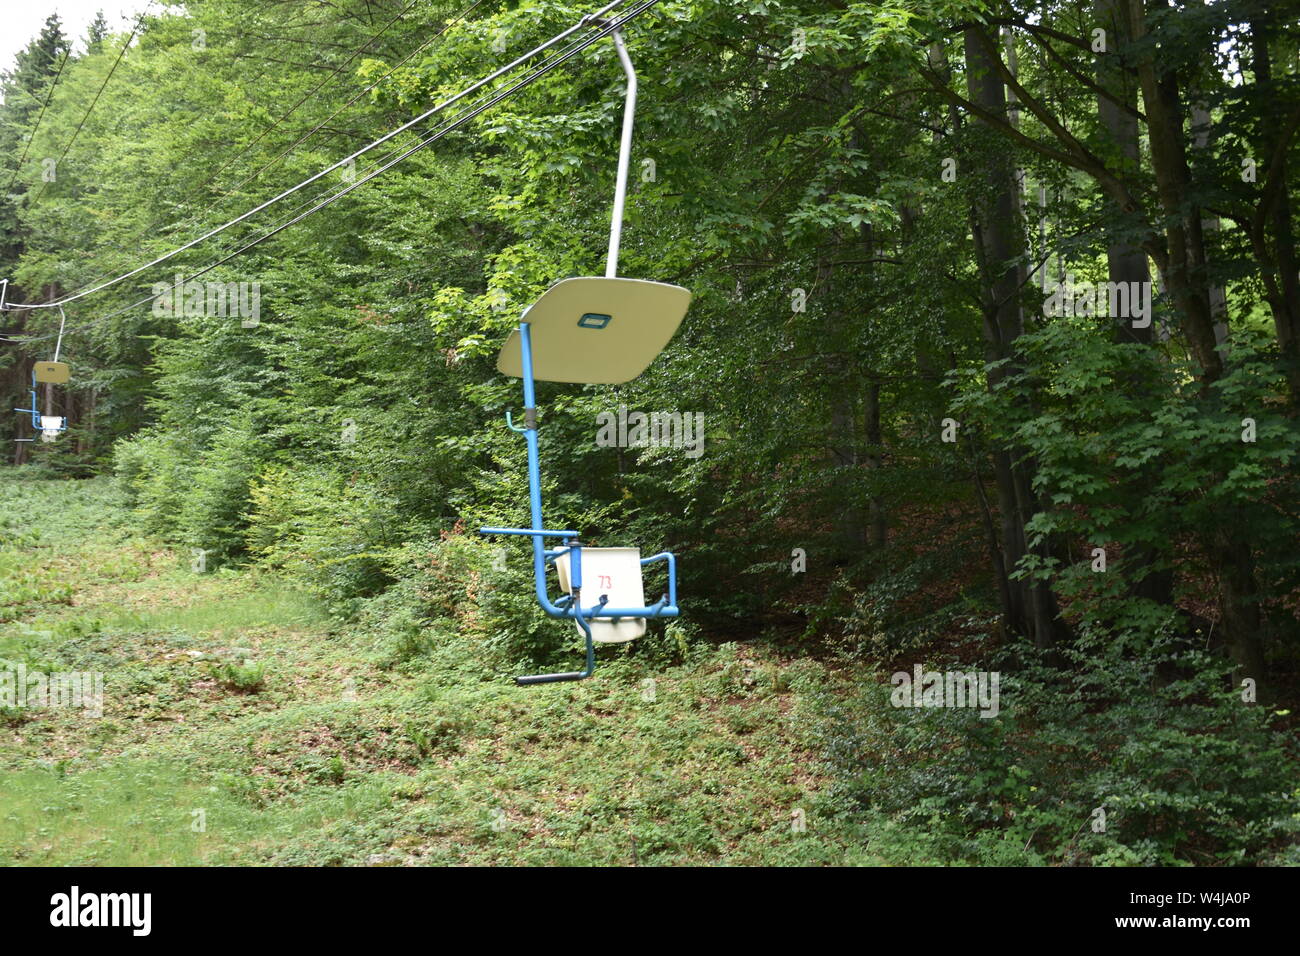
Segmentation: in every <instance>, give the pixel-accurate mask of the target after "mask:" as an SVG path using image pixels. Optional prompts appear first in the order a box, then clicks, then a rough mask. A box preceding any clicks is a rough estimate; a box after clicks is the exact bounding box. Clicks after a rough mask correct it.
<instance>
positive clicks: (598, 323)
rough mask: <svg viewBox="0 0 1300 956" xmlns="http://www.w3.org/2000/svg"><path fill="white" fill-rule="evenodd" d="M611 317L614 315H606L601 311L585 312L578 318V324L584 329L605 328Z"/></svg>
mask: <svg viewBox="0 0 1300 956" xmlns="http://www.w3.org/2000/svg"><path fill="white" fill-rule="evenodd" d="M611 318H613V316H609V315H604V314H603V313H600V312H584V313H583V314H582V318H580V319H579V320H578V324H579V325H580V326H582V327H583V328H584V329H603V328H604V327H605V326H607V325H609V320H610V319H611Z"/></svg>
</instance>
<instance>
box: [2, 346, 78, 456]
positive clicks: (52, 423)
mask: <svg viewBox="0 0 1300 956" xmlns="http://www.w3.org/2000/svg"><path fill="white" fill-rule="evenodd" d="M71 374H72V373H71V371H70V369H69V368H68V366H67V363H65V362H37V363H35V364H34V365H33V366H32V388H31V408H16V409H14V411H16V412H27V413H28V414H30V415H31V416H32V428H33V429H34V430H35V431H38V432H40V433H41V441H43V442H52V441H54V440H55V439H56V438H58V437H59V434H60V433H61V432H64V431H67V428H68V420H67V419H66V418H64V417H63V416H62V415H42V414H41V411H40V409H39V408H37V407H36V406H37V404H38V403H37V401H36V386H37V385H38V384H43V383H49V384H51V385H66V384H67V383H68V380H69V379H70V378H71ZM18 441H32V439H30V438H20V439H18Z"/></svg>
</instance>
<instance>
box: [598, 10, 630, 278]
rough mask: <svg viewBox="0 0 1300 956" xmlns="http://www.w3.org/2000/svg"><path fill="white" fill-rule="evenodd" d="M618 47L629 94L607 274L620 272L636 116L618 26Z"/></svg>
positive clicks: (611, 275)
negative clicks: (624, 206) (633, 128)
mask: <svg viewBox="0 0 1300 956" xmlns="http://www.w3.org/2000/svg"><path fill="white" fill-rule="evenodd" d="M610 36H611V37H613V38H614V46H615V47H616V48H617V49H618V58H619V60H620V61H621V62H622V64H623V72H624V73H626V74H627V94H626V96H625V97H624V100H623V138H622V140H621V141H620V143H619V146H618V178H617V180H616V182H615V185H614V214H613V216H612V217H611V221H610V224H609V258H608V259H606V260H605V278H607V279H613V278H616V277H617V276H618V246H619V241H620V240H621V239H622V234H623V205H624V202H625V200H626V199H627V167H628V162H629V161H630V159H631V156H632V125H633V123H634V121H635V118H636V70H634V69H632V59H631V57H629V56H628V55H627V45H626V44H624V43H623V34H622V32H621V31H619V30H615V31H614V32H613V33H611V34H610Z"/></svg>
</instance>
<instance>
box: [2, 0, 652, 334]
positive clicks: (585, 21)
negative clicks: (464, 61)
mask: <svg viewBox="0 0 1300 956" xmlns="http://www.w3.org/2000/svg"><path fill="white" fill-rule="evenodd" d="M627 2H628V0H613V2H611V3H608V4H606V5H605V6H604V7H602V8H601V9H600V10H598V11H596V12H595V13H593V14H589V15H588V16H585V17H583V18H582V19H581V20H580V21H578V23H577V24H575V25H574V26H571V27H569V28H568V29H566V30H564V31H562V32H560V33H558V34H556V35H555V36H554V37H552V38H551V39H550V40H547V41H546V42H545V43H543V44H541V45H540V46H537V47H534V48H533V49H532V50H530V51H529V52H527V53H525V54H523V55H522V56H519V57H517V58H516V59H515V60H513V61H512V62H510V63H508V64H507V65H506V66H503V67H501V68H500V69H498V70H496V71H495V72H493V73H491V74H489V75H488V76H486V77H484V78H483V79H481V80H479V81H477V82H476V83H474V84H472V85H471V86H468V87H466V88H465V89H463V90H461V91H460V92H459V93H457V94H456V95H455V96H452V97H450V98H449V99H446V100H443V101H442V102H441V103H439V104H438V105H436V106H434V107H433V108H432V109H429V110H427V111H425V112H424V113H421V114H420V115H419V116H417V117H415V118H414V119H412V120H409V121H408V122H406V123H404V124H402V125H401V126H399V127H397V128H396V129H394V130H391V131H390V132H388V133H386V134H384V135H383V136H381V137H380V138H379V139H377V140H375V141H373V142H372V143H370V144H368V145H366V146H363V147H362V148H361V149H359V150H357V151H356V152H354V153H352V154H351V155H349V156H345V157H344V158H343V159H341V160H339V161H338V162H336V163H334V164H333V165H331V166H328V167H326V168H325V169H323V170H321V171H320V172H318V173H316V174H314V175H312V176H310V177H308V178H307V179H305V180H303V181H302V182H300V183H298V184H297V185H296V186H292V187H290V188H289V189H286V190H284V191H283V192H281V193H280V194H278V195H277V196H274V197H273V198H271V199H268V200H267V201H266V202H264V203H262V204H261V205H259V206H256V207H254V208H253V209H250V210H249V211H248V212H245V213H243V214H242V215H240V216H238V217H236V218H235V219H232V220H230V221H229V222H227V223H225V224H223V225H221V226H218V227H217V228H215V229H212V230H209V231H208V232H206V233H204V234H203V235H201V236H199V237H197V238H195V239H192V240H190V241H189V242H187V243H185V244H183V245H181V246H178V247H176V248H175V249H173V250H172V251H170V252H168V253H165V254H163V255H161V256H159V257H157V258H155V259H153V260H151V261H149V262H146V263H145V264H144V265H141V266H137V267H136V268H135V269H132V270H131V271H129V272H126V273H123V274H122V275H120V276H117V277H116V278H114V279H111V280H109V281H107V282H102V283H100V284H99V285H97V286H94V287H93V288H89V289H84V290H82V291H80V292H77V293H75V294H73V295H69V296H65V297H64V298H62V299H58V300H56V301H53V302H24V303H15V302H10V303H7V304H6V305H5V309H6V310H9V311H12V310H15V309H49V308H55V307H57V306H60V305H66V304H67V303H69V302H74V301H76V300H78V299H82V298H85V297H86V296H88V295H93V294H94V293H96V292H101V291H103V290H104V289H108V288H111V287H113V286H115V285H117V284H119V283H121V282H124V281H125V280H127V279H130V278H133V277H134V276H137V275H139V274H140V273H142V272H144V271H145V270H147V269H151V268H153V267H154V266H157V265H161V264H162V263H164V262H167V261H168V260H170V259H173V258H175V257H176V256H177V255H179V254H180V253H182V252H185V251H186V250H188V249H192V248H193V247H195V246H197V245H199V244H200V243H202V242H205V241H206V240H208V239H211V238H213V237H214V236H217V235H220V234H221V233H223V232H225V231H226V230H227V229H229V228H231V227H232V226H236V225H238V224H239V223H241V222H244V221H245V220H248V219H250V218H252V217H253V216H255V215H256V214H257V213H259V212H262V211H263V210H265V209H268V208H270V207H271V206H273V205H275V204H276V203H278V202H280V201H281V200H283V199H285V198H287V197H289V196H291V195H293V194H294V193H296V192H298V191H299V190H301V189H304V188H306V187H307V186H309V185H311V184H312V183H314V182H317V181H318V180H320V179H321V178H323V177H324V176H327V175H329V174H330V173H332V172H334V171H335V170H337V169H340V168H341V167H343V166H345V165H347V164H348V163H350V162H352V161H354V160H355V159H357V158H358V157H360V156H363V155H365V154H366V153H368V152H369V151H370V150H372V149H374V148H376V147H377V146H381V145H383V144H384V143H386V142H388V141H389V140H391V139H393V138H394V137H396V136H398V135H399V134H401V133H403V132H405V131H407V130H409V129H411V128H412V127H414V126H416V125H417V124H418V123H421V122H423V121H424V120H426V119H428V118H429V117H431V116H434V115H436V114H437V113H440V112H442V111H443V110H445V109H447V108H448V107H449V106H452V105H454V104H456V103H458V102H460V101H461V100H463V99H464V98H465V97H467V96H469V95H470V94H472V93H475V92H477V91H478V90H480V89H482V88H483V87H484V86H486V85H487V84H488V83H491V82H492V81H494V80H496V79H498V78H500V77H501V76H503V75H504V74H506V73H508V72H511V71H513V70H514V69H515V68H517V67H518V66H520V65H522V64H523V63H525V62H527V61H528V60H530V59H532V58H533V57H534V56H536V55H537V54H538V53H541V52H543V51H545V50H548V49H550V48H551V47H552V46H554V45H555V44H557V43H559V42H560V41H561V40H564V39H567V38H568V37H569V36H571V35H572V34H574V33H576V32H577V31H578V30H580V29H582V28H583V27H584V26H587V25H589V24H591V23H592V22H594V21H596V20H597V19H598V18H600V17H602V16H603V15H604V14H605V13H607V12H609V11H610V10H612V9H614V8H615V7H619V6H622V5H624V4H625V3H627ZM658 2H659V0H643V2H642V3H641V4H640V5H639V6H637V7H635V8H634V9H633V10H632V12H631V13H628V14H624V15H622V16H621V17H620V18H619V19H618V20H617V21H611V23H610V24H609V25H607V26H605V27H604V28H602V29H601V31H600V32H598V33H597V34H596V35H595V36H593V37H591V38H589V39H588V40H587V41H585V42H583V43H581V45H579V46H578V47H577V49H576V50H573V51H571V52H569V53H566V54H565V55H564V56H563V57H561V58H558V59H557V60H556V61H555V62H554V63H553V64H552V65H551V66H549V67H547V68H546V72H549V71H550V69H553V68H554V67H555V66H558V65H559V64H560V63H561V62H564V61H565V60H568V59H569V58H570V57H571V56H573V55H575V54H576V53H578V52H581V51H582V50H584V49H586V48H587V47H588V46H590V45H591V44H592V43H594V42H596V41H597V40H599V39H601V38H603V37H605V36H608V35H609V34H610V33H612V32H613V31H614V30H616V29H618V27H619V26H621V25H622V24H623V23H626V22H628V21H629V20H631V19H633V18H634V17H636V16H639V15H640V14H641V13H643V12H644V11H645V10H647V9H649V8H650V7H651V6H654V5H655V4H656V3H658ZM540 75H544V74H538V75H535V76H533V77H531V78H528V79H527V81H526V82H525V83H523V84H521V85H516V86H515V87H512V88H511V92H513V91H515V90H517V89H520V88H522V85H528V84H530V83H531V82H533V81H535V80H536V79H537V78H538V77H539V76H540ZM501 98H503V97H497V98H496V99H494V100H492V101H490V102H489V103H488V106H490V105H493V104H495V103H496V102H498V101H499V99H501ZM486 108H487V107H486V106H485V107H483V109H486ZM478 112H482V110H479V111H478ZM478 112H475V113H473V114H472V115H470V116H467V117H466V118H465V120H463V121H461V122H464V121H468V119H472V118H473V116H476V115H478ZM459 125H460V122H458V123H457V126H459ZM449 131H450V130H449ZM417 148H421V147H417ZM407 155H409V152H408V153H406V154H403V156H402V157H401V158H403V159H404V158H405V157H406V156H407ZM399 161H400V159H399ZM391 165H392V164H390V165H389V166H385V167H384V169H388V168H390V167H391ZM369 178H371V177H367V179H364V180H360V181H358V182H357V183H355V184H353V187H351V188H355V186H358V185H361V183H362V182H367V181H368V180H369ZM351 188H349V189H347V190H345V191H344V192H342V193H340V194H339V195H340V196H341V195H346V193H347V192H351ZM335 198H337V197H335ZM330 201H332V200H330ZM324 205H328V201H327V202H326V203H325V204H324ZM316 208H323V206H318V207H316ZM314 211H315V209H313V210H312V212H314ZM309 214H310V213H309ZM294 221H297V220H294ZM276 231H277V232H278V231H279V230H278V229H277V230H276ZM223 261H224V260H223ZM205 271H206V270H205Z"/></svg>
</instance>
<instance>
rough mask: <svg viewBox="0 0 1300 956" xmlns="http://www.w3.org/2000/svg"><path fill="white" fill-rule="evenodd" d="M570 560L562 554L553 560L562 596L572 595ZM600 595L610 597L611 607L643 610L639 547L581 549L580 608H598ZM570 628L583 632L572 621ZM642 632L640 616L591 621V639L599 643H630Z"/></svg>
mask: <svg viewBox="0 0 1300 956" xmlns="http://www.w3.org/2000/svg"><path fill="white" fill-rule="evenodd" d="M569 557H570V555H569V554H568V553H565V554H562V555H560V556H559V557H558V558H556V559H555V570H556V573H557V574H558V575H559V578H560V590H561V591H563V592H564V593H565V594H572V593H573V587H572V585H571V584H570V581H569ZM602 594H604V595H607V596H608V597H609V601H608V604H609V606H610V607H645V587H644V585H643V584H642V582H641V549H640V548H586V547H584V548H583V549H582V596H581V606H582V608H583V609H589V608H593V607H596V606H597V605H599V604H600V596H601V595H602ZM573 626H574V627H576V628H577V629H578V630H579V631H581V630H582V625H581V624H579V623H578V622H577V621H574V622H573ZM644 633H645V618H643V617H624V618H620V619H619V620H617V621H611V620H609V619H608V618H599V617H598V618H595V619H593V620H592V621H591V639H592V640H593V641H598V642H600V643H601V644H619V643H622V642H623V641H632V640H635V639H636V638H638V637H640V636H641V635H642V634H644Z"/></svg>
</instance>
